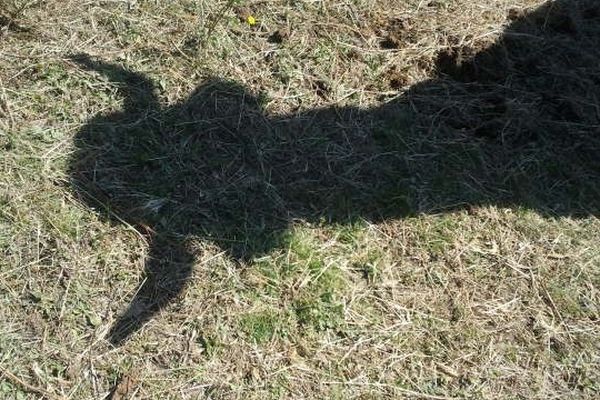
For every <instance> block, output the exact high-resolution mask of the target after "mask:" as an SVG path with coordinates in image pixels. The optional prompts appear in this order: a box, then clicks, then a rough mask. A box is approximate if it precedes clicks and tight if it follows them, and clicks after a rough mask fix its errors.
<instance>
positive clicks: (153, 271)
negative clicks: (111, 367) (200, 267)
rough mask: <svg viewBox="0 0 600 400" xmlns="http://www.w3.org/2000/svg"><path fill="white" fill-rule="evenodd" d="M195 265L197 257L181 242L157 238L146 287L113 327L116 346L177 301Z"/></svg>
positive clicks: (111, 338)
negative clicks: (194, 257)
mask: <svg viewBox="0 0 600 400" xmlns="http://www.w3.org/2000/svg"><path fill="white" fill-rule="evenodd" d="M193 262H194V259H193V256H192V255H191V254H190V253H189V252H188V251H187V250H186V248H185V245H184V244H183V243H182V241H181V240H176V239H173V238H167V237H156V238H154V239H153V242H152V243H151V244H150V252H149V254H148V257H147V259H146V265H145V271H144V276H143V278H142V279H143V280H142V285H141V287H140V288H139V290H138V292H137V293H136V295H135V297H134V298H133V300H132V301H131V302H130V304H129V306H128V308H127V310H126V311H125V312H123V313H122V314H121V315H120V316H119V317H118V319H117V320H116V321H115V323H114V324H113V325H112V327H111V329H110V332H109V334H108V340H109V341H110V342H111V343H112V344H113V345H115V346H118V345H120V344H122V343H123V342H124V341H125V340H126V339H127V338H128V337H129V336H130V335H131V334H132V333H134V332H136V331H138V330H139V329H140V328H141V327H142V326H143V325H144V324H145V323H146V322H148V321H149V320H150V319H151V318H152V317H153V316H154V315H155V314H157V313H158V312H160V310H162V309H163V308H165V307H166V306H167V305H169V304H170V303H172V302H173V301H174V300H176V299H177V297H178V296H179V295H180V294H181V293H182V292H183V290H184V289H185V286H186V283H187V282H188V280H189V278H190V275H191V272H192V267H193Z"/></svg>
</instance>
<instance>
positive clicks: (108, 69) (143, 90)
mask: <svg viewBox="0 0 600 400" xmlns="http://www.w3.org/2000/svg"><path fill="white" fill-rule="evenodd" d="M69 59H70V60H71V61H73V62H75V63H76V64H77V65H79V66H81V67H82V68H84V69H86V70H88V71H95V72H98V73H100V74H102V75H104V76H106V77H107V78H108V79H109V80H110V81H111V82H113V83H116V84H118V85H119V93H120V95H121V96H123V97H124V100H125V101H124V106H123V111H124V112H126V113H140V112H145V111H148V110H152V109H159V108H160V103H159V101H158V98H157V96H156V94H155V91H154V88H155V85H154V82H152V80H151V79H149V78H148V77H146V76H145V75H144V74H142V73H139V72H134V71H131V70H129V69H127V68H125V67H123V66H121V65H118V64H114V63H110V62H106V61H102V60H98V59H94V58H92V57H90V55H89V54H86V53H77V54H73V55H71V56H69Z"/></svg>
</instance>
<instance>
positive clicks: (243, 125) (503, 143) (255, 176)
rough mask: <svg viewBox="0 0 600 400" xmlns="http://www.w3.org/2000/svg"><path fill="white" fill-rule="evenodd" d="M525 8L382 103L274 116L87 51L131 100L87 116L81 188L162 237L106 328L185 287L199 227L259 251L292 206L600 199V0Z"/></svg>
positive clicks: (414, 210)
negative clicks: (164, 95)
mask: <svg viewBox="0 0 600 400" xmlns="http://www.w3.org/2000/svg"><path fill="white" fill-rule="evenodd" d="M511 18H512V21H511V22H510V24H509V26H508V27H507V28H506V30H505V32H504V34H503V35H502V37H501V38H500V39H499V40H498V41H497V42H496V43H495V44H494V45H493V46H491V47H489V48H486V49H482V50H480V51H476V50H473V49H470V48H466V47H461V46H459V45H457V46H454V47H451V48H449V49H447V50H445V51H443V52H440V54H439V57H438V59H437V65H436V68H437V74H438V75H437V76H436V77H435V78H433V79H431V80H428V81H425V82H423V83H420V84H418V85H415V86H414V87H412V88H410V90H408V91H407V92H406V93H404V94H402V95H400V96H398V97H397V98H395V99H393V100H391V101H388V102H387V103H386V104H383V105H381V106H379V107H376V108H372V109H359V108H353V107H337V108H336V107H330V108H323V109H316V110H311V111H307V112H302V113H297V114H293V115H269V114H266V113H265V112H264V111H263V107H262V105H261V98H260V97H257V96H255V95H254V94H252V93H250V92H249V91H247V90H245V89H244V88H243V87H241V86H240V85H238V84H236V83H234V82H230V81H226V80H222V79H210V80H208V81H206V82H204V83H203V84H201V85H200V86H199V87H198V88H197V89H196V90H195V91H194V93H192V94H191V95H190V96H189V98H188V99H187V100H185V101H183V102H180V103H178V104H175V105H171V106H165V105H163V104H161V102H160V101H159V99H158V98H157V96H156V95H155V89H154V83H153V82H152V81H151V80H150V79H148V78H147V77H145V76H144V75H142V74H140V73H136V72H134V71H131V70H129V69H127V68H125V67H123V66H120V65H117V64H111V63H107V62H104V61H100V60H95V59H93V58H91V57H88V56H86V55H78V56H75V57H73V59H74V60H75V61H76V62H77V63H78V64H79V65H80V66H81V67H83V68H85V69H88V70H93V71H97V72H98V73H100V74H102V75H104V76H106V77H108V79H109V80H110V81H112V82H115V83H116V84H118V87H119V91H120V95H121V96H122V97H123V101H124V102H123V106H122V110H121V111H118V112H114V113H111V114H108V115H99V116H96V117H94V118H92V119H90V120H89V121H88V122H87V124H86V125H85V126H84V127H83V128H82V129H81V130H80V131H79V132H78V134H77V136H76V137H75V146H76V150H75V152H74V154H73V158H72V160H71V162H70V167H69V174H70V177H71V183H72V188H73V190H74V191H75V192H76V193H77V194H78V197H79V198H80V199H81V201H82V202H83V203H84V204H86V205H88V206H90V207H93V208H95V209H96V210H98V212H99V213H100V214H101V215H103V216H105V217H106V218H108V219H109V220H111V221H114V222H116V223H127V224H131V225H133V226H135V227H137V228H138V230H139V231H140V232H142V233H143V234H145V235H146V236H147V238H148V242H149V243H150V250H149V255H148V257H147V260H146V266H145V268H146V270H145V279H144V281H143V283H142V285H141V288H140V290H139V291H138V292H137V294H136V295H135V297H134V299H132V300H131V303H130V305H129V307H128V309H127V310H125V311H124V312H123V313H122V314H121V316H120V317H119V318H118V319H117V321H116V322H115V323H114V324H113V326H112V328H111V331H110V333H109V340H110V341H111V342H112V343H113V344H115V345H118V344H120V343H122V342H123V341H124V340H125V339H126V338H127V337H128V336H129V335H130V334H132V333H133V332H135V331H136V330H138V329H139V328H140V327H141V325H142V324H143V323H144V322H146V321H147V320H148V319H149V318H151V317H152V316H153V315H154V314H155V313H156V312H157V311H159V310H160V309H162V308H163V307H165V306H166V305H168V304H169V303H170V302H171V301H173V300H174V299H175V298H176V297H177V296H178V295H180V294H181V293H182V291H183V289H184V287H185V284H186V281H187V280H188V278H189V277H190V274H191V271H192V266H193V264H194V257H193V256H192V253H191V252H190V251H189V250H188V249H187V247H186V238H189V237H201V238H203V239H206V240H210V241H212V242H214V243H215V244H217V245H218V246H220V247H221V248H222V249H223V250H226V251H227V252H228V253H229V255H230V256H231V257H232V258H234V259H237V260H251V259H252V258H253V257H256V256H259V255H261V254H265V253H267V252H269V251H271V250H272V249H275V248H277V247H278V246H281V245H282V243H284V241H285V234H286V231H287V230H288V228H289V226H290V223H292V222H293V221H294V220H303V221H309V222H325V223H351V222H352V221H354V220H356V219H366V220H368V221H373V222H377V221H383V220H386V219H393V218H402V217H406V216H410V215H417V214H420V213H438V212H445V211H450V210H456V209H465V208H471V207H477V206H484V205H496V206H499V207H512V208H526V209H532V210H535V211H536V212H538V213H540V214H542V215H545V216H547V217H550V218H552V217H557V216H571V217H584V216H591V215H598V211H599V210H600V208H599V206H600V188H599V186H598V183H599V180H600V179H599V178H600V134H599V132H600V105H599V103H598V99H599V98H600V68H599V67H598V65H600V64H599V62H600V4H597V2H595V1H558V2H550V3H547V4H546V5H544V6H542V7H541V8H539V9H537V10H534V11H532V12H530V13H526V14H524V15H513V16H511Z"/></svg>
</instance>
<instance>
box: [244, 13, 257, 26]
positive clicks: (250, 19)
mask: <svg viewBox="0 0 600 400" xmlns="http://www.w3.org/2000/svg"><path fill="white" fill-rule="evenodd" d="M246 22H247V23H248V25H250V26H253V25H256V18H254V17H253V16H252V15H248V16H247V17H246Z"/></svg>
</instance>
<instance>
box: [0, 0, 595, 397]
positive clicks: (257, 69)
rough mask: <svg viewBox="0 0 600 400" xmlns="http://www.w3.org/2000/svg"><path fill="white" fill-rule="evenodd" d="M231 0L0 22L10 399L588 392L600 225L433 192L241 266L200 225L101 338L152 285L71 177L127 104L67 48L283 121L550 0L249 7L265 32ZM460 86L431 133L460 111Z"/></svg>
mask: <svg viewBox="0 0 600 400" xmlns="http://www.w3.org/2000/svg"><path fill="white" fill-rule="evenodd" d="M225 3H226V2H224V1H219V2H213V1H183V0H182V1H176V2H149V1H148V2H146V1H123V2H112V1H111V2H104V1H91V2H80V1H70V0H68V1H54V0H48V1H44V2H35V3H32V4H31V5H30V7H27V8H24V9H23V10H22V12H19V14H18V15H14V17H13V16H11V17H10V18H11V23H10V26H8V24H7V23H5V22H3V21H4V19H3V20H0V29H1V35H0V43H1V47H0V152H2V157H0V254H1V255H0V302H1V304H0V367H1V368H2V369H1V370H0V397H3V398H38V397H40V396H41V397H44V396H46V397H50V396H54V397H57V398H68V399H86V398H89V399H92V398H104V397H105V396H107V395H108V394H109V393H111V391H114V393H120V394H122V395H123V396H124V398H157V399H163V398H219V399H221V398H222V399H237V398H244V399H250V398H252V399H254V398H256V399H259V398H260V399H264V398H311V399H312V398H315V399H316V398H340V399H342V398H344V399H345V398H357V399H359V398H360V399H371V398H373V399H376V398H434V399H443V398H465V397H468V398H489V399H496V398H507V399H508V398H539V399H542V398H543V399H549V398H590V399H592V398H595V397H597V396H598V392H599V391H600V387H599V386H598V381H599V379H600V374H599V371H600V370H599V365H598V364H599V362H600V358H599V355H600V351H599V350H600V349H599V348H598V343H599V340H598V339H599V338H598V332H597V331H598V329H597V325H598V317H599V310H598V304H599V300H600V298H599V296H600V295H599V292H598V287H600V286H599V285H600V252H599V247H598V241H599V239H600V222H599V221H598V219H597V216H594V215H593V214H589V215H585V216H584V217H581V218H575V217H572V216H562V217H549V216H548V215H544V213H543V212H541V211H540V210H531V209H527V208H526V207H523V208H520V207H518V206H514V207H511V206H503V205H502V204H496V205H494V204H492V205H486V204H482V205H474V206H472V207H468V208H466V209H463V210H455V211H449V212H444V213H441V212H440V213H438V212H435V210H434V211H433V212H431V211H432V208H434V207H431V205H429V204H421V205H420V206H422V207H423V208H425V209H428V210H429V211H430V212H429V213H428V214H421V215H417V216H412V217H409V218H398V219H394V220H384V221H381V222H377V223H374V222H369V221H368V220H359V221H358V222H356V221H354V222H353V223H351V224H342V223H338V224H329V223H327V221H322V222H319V221H312V222H311V221H306V220H299V221H294V223H293V224H292V225H291V227H290V231H289V233H288V236H287V237H286V238H287V239H286V240H287V241H286V242H285V243H286V245H285V246H281V247H279V248H276V249H272V250H271V251H270V252H268V253H267V254H264V255H261V256H260V257H258V256H257V257H255V258H253V259H251V260H247V261H240V260H236V259H235V258H233V257H231V256H230V255H229V254H228V253H227V252H226V251H224V250H223V248H222V247H220V246H218V245H216V244H215V243H214V242H213V241H211V240H208V239H207V238H206V237H202V236H201V235H200V237H188V238H186V240H187V242H189V243H188V247H189V248H190V249H191V250H190V251H191V252H193V254H194V255H195V256H196V258H197V260H196V262H195V265H194V270H193V274H192V277H191V279H190V282H189V285H188V288H187V290H186V291H185V293H184V295H182V296H180V297H179V298H177V300H176V301H174V302H172V303H171V304H170V305H169V306H167V307H166V308H165V309H163V310H162V311H161V312H160V313H158V314H156V315H155V316H154V317H153V318H152V319H151V320H150V321H149V322H148V323H147V324H146V325H144V326H143V328H142V329H140V330H139V331H138V332H136V333H135V334H134V335H133V336H132V337H131V338H130V340H129V341H127V342H126V343H125V344H123V345H122V346H120V347H116V348H115V347H113V346H111V345H110V344H109V343H108V342H107V341H106V336H107V334H108V332H109V330H110V327H111V325H112V323H113V322H114V321H115V319H116V318H117V317H118V315H119V313H120V312H122V310H123V309H125V308H126V307H127V304H128V303H129V301H130V300H131V298H132V296H133V295H134V293H135V292H136V291H137V290H138V289H139V287H140V283H141V282H140V279H141V278H140V277H141V276H142V274H143V268H144V262H145V256H146V255H147V253H148V247H147V246H148V243H147V242H146V236H144V235H145V234H146V233H147V232H144V231H143V229H142V228H140V227H138V226H133V225H130V224H127V223H125V224H115V223H111V222H110V221H108V220H107V219H106V218H103V212H102V210H92V209H90V207H88V205H86V204H84V203H82V202H81V201H79V200H80V199H79V198H78V197H77V194H76V193H74V192H73V190H72V188H70V187H69V185H68V182H69V181H70V177H69V176H68V175H67V174H68V163H69V161H70V159H71V158H70V157H71V156H72V154H73V152H74V151H75V150H76V147H75V145H74V144H73V138H74V136H75V135H76V133H77V132H78V131H79V130H80V129H81V127H82V126H84V125H85V124H86V122H87V121H88V120H89V119H91V118H93V117H95V116H98V115H108V114H109V113H110V112H111V111H115V110H118V109H119V108H120V107H121V106H122V99H121V98H120V95H119V90H118V89H119V87H118V85H116V84H114V83H113V82H110V81H108V80H107V79H105V78H102V77H100V76H99V75H96V74H93V73H91V72H89V71H84V70H83V69H81V68H79V67H78V66H76V65H75V64H74V63H73V62H72V61H71V60H70V55H72V54H77V53H82V52H85V53H88V54H91V55H93V56H94V57H97V58H99V59H103V60H109V61H111V62H118V63H122V64H124V65H126V66H127V67H128V68H130V69H132V70H135V71H139V72H141V73H143V74H145V75H146V76H148V77H150V78H151V79H152V80H153V81H154V82H156V84H157V88H158V91H159V96H160V100H161V101H163V102H164V103H165V104H175V103H177V102H179V101H184V100H185V99H186V98H187V97H188V95H189V94H190V93H192V92H193V90H194V89H195V88H196V87H197V85H198V84H199V83H201V82H203V81H204V80H206V79H207V78H209V77H214V76H218V77H221V78H225V79H227V80H231V81H234V82H237V83H239V84H241V85H243V86H244V87H245V88H247V89H248V90H249V92H251V93H255V94H263V97H262V99H263V107H264V109H265V112H266V113H267V115H270V116H293V115H298V114H300V113H302V112H305V111H307V110H312V109H315V108H320V107H333V106H335V107H344V106H352V107H357V108H361V109H364V108H367V107H373V106H378V105H381V104H382V103H383V102H386V101H391V100H392V99H394V98H398V97H399V96H401V95H402V94H403V93H405V92H407V91H409V90H411V87H412V88H413V90H414V85H418V84H419V83H420V82H424V81H426V80H428V79H431V78H433V77H434V76H435V75H436V73H437V71H436V70H435V63H436V60H437V59H438V56H439V55H440V54H441V53H443V52H444V51H449V49H450V51H454V52H455V51H456V49H471V50H472V51H473V52H474V53H475V52H479V51H481V50H482V49H486V48H489V47H490V46H492V45H493V44H494V43H495V42H496V40H497V39H498V38H499V37H500V36H501V34H502V32H503V29H504V27H505V26H507V25H508V24H509V23H510V19H509V18H507V16H509V15H513V16H514V14H515V13H519V12H527V10H533V9H535V8H536V7H538V6H540V5H541V4H542V3H543V2H542V1H538V0H517V1H515V0H511V1H508V0H497V1H492V2H485V1H483V2H482V1H465V0H440V1H437V0H436V1H417V0H407V1H402V2H400V1H398V0H360V1H329V2H288V1H268V2H264V1H251V2H247V4H246V5H245V7H246V9H245V10H243V12H244V13H245V12H250V13H252V14H253V15H254V16H256V18H257V20H258V24H257V25H256V26H254V27H251V26H248V25H247V24H245V23H243V22H242V21H240V18H239V15H238V14H239V13H240V12H241V11H240V10H239V9H235V8H232V9H228V8H223V6H224V4H225ZM0 4H1V3H0ZM23 4H25V2H23ZM224 9H225V10H226V11H225V12H224V14H223V15H222V16H220V15H219V13H220V12H222V10H224ZM523 10H525V11H523ZM13 19H14V21H13ZM212 21H217V23H214V29H210V31H211V32H210V33H211V34H210V37H206V36H205V33H206V32H207V30H209V29H208V28H209V27H210V26H212V25H213V22H212ZM14 26H18V27H20V28H19V29H12V28H11V27H14ZM21 28H22V29H21ZM455 56H456V54H453V57H454V58H453V61H456V57H455ZM448 82H451V81H448ZM449 85H451V83H449ZM437 89H438V90H439V87H437ZM414 95H415V97H413V99H414V103H413V105H415V104H417V105H419V106H421V107H423V108H420V110H421V112H422V113H423V114H427V110H429V108H427V107H430V109H433V110H436V109H437V110H440V109H444V107H440V106H439V104H440V103H443V102H444V101H446V100H444V96H443V95H440V94H439V91H438V92H436V96H437V97H435V98H434V97H431V96H425V95H423V94H422V93H419V92H414ZM419 96H425V99H423V98H420V97H419ZM455 99H456V100H455V101H456V102H457V104H449V103H444V104H445V105H446V109H449V110H451V111H452V115H448V114H443V113H440V115H439V116H438V120H437V121H438V123H439V124H440V125H441V126H450V125H451V123H452V122H453V121H454V122H456V121H459V122H460V123H464V119H465V118H467V117H465V115H471V114H470V113H471V111H470V110H472V109H469V108H463V106H464V105H463V104H460V101H459V100H460V98H455ZM588 100H589V99H588ZM596 101H597V99H596ZM595 107H596V108H597V103H596V106H595ZM474 109H475V110H476V111H477V110H478V108H477V107H475V108H474ZM457 110H458V111H457ZM461 112H462V113H464V115H463V114H461ZM515 115H516V114H515ZM517 117H518V118H517ZM517 117H516V118H517V119H518V120H523V119H526V118H527V116H519V115H518V116H517ZM519 118H520V119H519ZM440 120H441V122H440ZM418 123H419V124H423V125H424V126H422V127H421V128H423V131H426V130H427V129H433V128H431V126H433V125H434V124H433V123H432V122H431V119H423V120H419V121H418ZM426 123H431V126H430V127H427V126H425V124H426ZM583 125H585V124H583ZM585 127H586V128H587V129H591V128H593V125H592V124H591V123H588V124H587V125H585ZM456 129H459V128H456ZM427 140H428V139H427ZM445 143H446V142H445ZM447 144H448V146H451V145H453V144H456V141H454V142H453V141H451V140H450V139H448V142H447ZM409 145H410V146H418V145H419V146H422V147H421V148H422V149H424V150H423V151H415V152H414V157H415V160H418V159H419V157H429V156H430V151H433V150H435V151H440V150H441V149H442V148H445V147H446V146H445V144H438V145H436V146H433V145H432V146H429V147H428V146H427V142H426V140H424V139H419V140H417V139H414V138H413V139H411V141H410V143H409ZM413 148H414V147H413ZM421 148H419V149H421ZM431 149H433V150H431ZM532 154H535V153H532ZM461 157H466V153H465V152H456V153H455V154H454V158H452V157H451V159H456V158H458V159H460V158H461ZM414 165H419V166H421V165H423V164H422V163H419V164H417V162H416V161H415V164H414ZM436 166H437V164H436ZM423 171H425V172H426V171H428V170H427V169H424V170H423ZM423 171H421V172H423ZM418 172H419V171H416V173H415V176H419V175H418ZM596 178H597V177H596ZM596 181H597V180H596ZM477 190H479V191H480V192H482V193H486V188H477ZM442 193H443V192H442ZM423 199H424V200H423V202H424V203H426V202H427V199H428V198H427V197H423ZM448 208H450V207H448ZM142 279H143V278H142ZM2 371H9V373H3V372H2ZM113 396H116V395H115V394H113ZM127 396H129V397H127ZM114 398H118V397H114Z"/></svg>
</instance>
